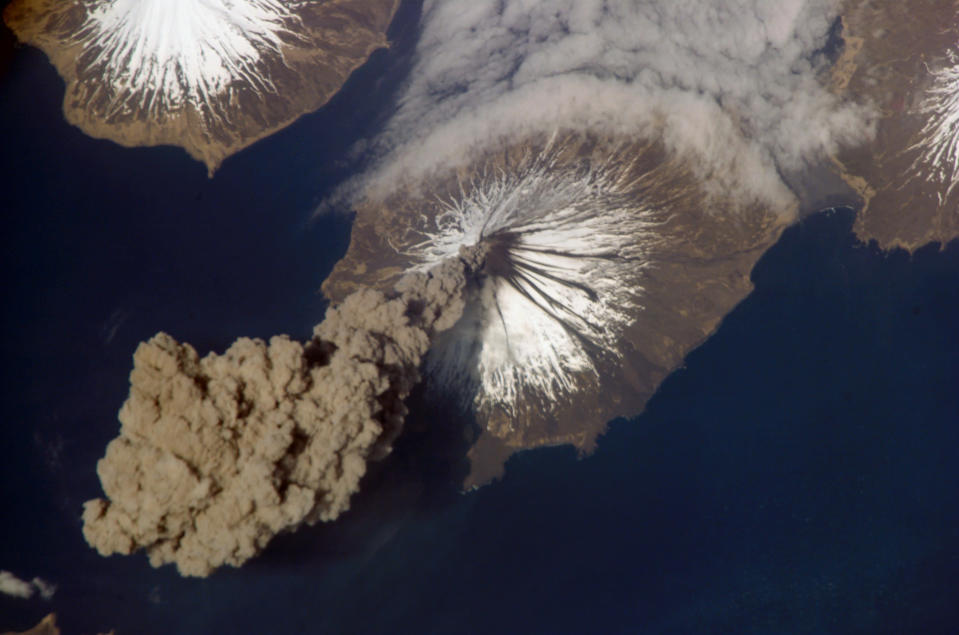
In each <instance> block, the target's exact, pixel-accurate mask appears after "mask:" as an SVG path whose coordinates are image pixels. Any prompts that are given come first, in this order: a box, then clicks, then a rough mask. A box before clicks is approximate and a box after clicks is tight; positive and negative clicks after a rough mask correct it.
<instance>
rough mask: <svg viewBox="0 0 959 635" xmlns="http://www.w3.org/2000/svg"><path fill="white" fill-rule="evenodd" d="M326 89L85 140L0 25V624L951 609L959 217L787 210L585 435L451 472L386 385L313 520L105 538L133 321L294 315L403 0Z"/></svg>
mask: <svg viewBox="0 0 959 635" xmlns="http://www.w3.org/2000/svg"><path fill="white" fill-rule="evenodd" d="M403 11H404V12H405V13H404V14H403V15H402V16H401V17H400V19H399V20H398V21H397V23H396V25H395V26H394V28H393V31H392V32H391V39H392V40H393V41H394V42H395V45H394V47H393V48H392V49H391V50H390V51H389V52H385V51H384V52H380V53H378V54H377V55H376V56H375V57H374V59H373V60H372V63H371V64H369V65H368V66H366V67H364V68H363V69H362V70H361V71H359V72H358V73H357V74H356V75H355V76H354V77H353V78H352V79H351V80H350V82H349V84H348V85H347V86H346V88H345V89H344V91H343V92H341V93H340V94H339V95H338V96H337V97H336V98H335V99H334V100H333V101H332V102H331V103H330V104H329V105H328V106H327V107H326V108H324V109H322V110H321V111H319V112H318V113H315V114H313V115H310V116H307V117H304V118H303V119H302V120H300V121H299V122H298V123H296V124H295V125H293V126H291V127H290V128H288V129H286V130H284V131H282V132H280V133H278V134H276V135H274V136H272V137H270V138H268V139H266V140H264V141H262V142H260V143H258V144H256V145H255V146H253V147H252V148H250V149H248V150H247V151H244V152H242V153H240V154H239V155H237V156H235V157H233V158H231V159H229V160H227V161H226V163H225V164H224V165H223V167H222V169H221V170H220V172H219V173H218V174H217V175H216V177H215V178H214V179H213V180H209V179H207V177H206V170H205V168H204V166H202V165H201V164H200V163H198V162H194V161H192V160H190V159H189V158H188V157H186V155H185V154H184V153H183V152H182V151H180V150H178V149H174V148H148V149H146V148H139V149H124V148H120V147H118V146H116V145H114V144H112V143H111V142H108V141H102V140H95V139H90V138H88V137H86V136H84V135H83V134H82V133H80V132H79V131H78V130H76V129H74V128H72V127H70V126H69V125H67V124H66V123H65V122H64V120H63V117H62V114H61V111H60V100H61V98H62V93H63V84H62V82H61V80H60V79H59V78H58V77H57V75H56V73H55V71H54V69H53V68H52V67H51V66H50V65H49V64H48V63H47V61H46V59H45V58H44V56H43V55H42V54H41V53H39V52H38V51H36V50H34V49H20V50H17V51H15V54H13V55H9V51H2V52H0V73H5V74H4V75H0V139H2V150H0V174H2V176H0V179H2V186H3V187H2V192H3V194H2V201H3V203H2V209H3V232H2V241H3V249H2V252H0V254H2V255H0V257H2V259H3V261H2V264H3V266H2V272H3V273H2V275H3V290H4V301H3V303H2V316H3V317H2V328H3V334H4V336H3V338H2V340H0V346H2V356H3V365H2V382H3V389H2V390H3V392H2V399H0V421H2V423H0V449H2V452H3V455H2V460H0V509H2V510H3V511H2V516H0V517H2V521H3V522H2V527H3V529H2V534H0V569H6V570H9V571H12V572H14V573H15V574H17V575H19V576H20V577H24V578H31V577H33V576H40V577H42V578H44V579H46V580H49V581H51V582H53V583H55V584H57V586H58V589H57V592H56V594H55V596H54V597H53V599H52V600H51V601H45V600H43V599H40V598H34V599H31V600H22V599H15V598H11V597H7V596H0V630H6V629H24V628H26V627H28V626H30V625H32V624H34V623H36V622H37V621H39V619H40V618H41V617H42V616H43V615H45V614H46V613H47V612H50V611H56V612H57V614H58V621H59V623H60V625H61V628H62V630H63V632H64V633H65V634H67V635H73V634H75V633H95V632H102V631H106V630H109V629H116V632H117V633H118V634H119V635H125V634H128V633H137V634H145V635H149V634H152V633H156V634H160V633H164V634H169V633H178V634H190V633H264V632H271V633H304V632H317V633H485V632H505V633H513V632H515V633H596V632H603V633H618V632H623V633H706V632H708V633H882V632H888V633H900V632H914V633H918V632H921V633H954V632H957V631H959V602H957V601H956V599H957V597H959V329H957V328H956V325H957V324H959V242H954V243H952V244H951V245H949V246H947V247H946V248H945V249H940V247H939V246H937V245H934V246H929V247H926V248H923V249H921V250H919V251H917V252H916V253H915V254H912V255H910V254H907V253H905V252H902V251H893V252H888V253H887V252H882V251H880V250H878V249H877V248H876V247H875V246H869V245H863V244H861V243H859V242H857V241H856V240H855V238H854V237H853V235H852V234H851V224H852V219H853V212H852V211H851V210H845V209H839V210H834V211H829V212H824V213H820V214H817V215H815V216H812V217H809V218H808V219H806V220H805V221H804V222H802V223H801V224H799V225H797V226H795V227H793V228H791V229H790V230H788V231H787V232H786V233H785V235H784V236H783V238H782V239H781V240H780V242H779V243H778V244H777V245H776V246H775V247H774V248H772V249H771V250H770V251H769V252H768V253H767V254H766V255H765V256H764V257H763V258H762V259H761V260H760V262H759V263H758V264H757V266H756V268H755V270H754V271H753V280H754V282H755V285H756V290H755V291H754V293H752V294H751V295H750V296H749V297H748V298H747V299H746V300H745V301H744V302H742V303H741V304H740V305H739V306H738V307H737V308H736V309H735V310H734V311H732V312H731V313H730V314H729V315H728V316H727V317H726V318H725V320H724V321H723V323H722V324H721V326H720V327H719V329H718V330H717V332H716V333H715V334H714V335H713V336H712V337H711V338H710V339H709V340H708V341H706V342H705V343H704V344H703V345H702V346H700V347H699V348H698V349H696V350H695V351H693V352H692V353H691V354H690V355H689V357H688V358H687V360H686V363H685V365H684V367H683V368H682V369H680V370H678V371H676V372H675V373H674V374H673V375H672V376H670V377H669V378H668V379H667V381H666V382H665V383H664V384H663V385H662V386H661V387H660V389H659V391H658V392H657V394H656V395H655V396H654V398H653V399H652V401H651V402H650V403H649V405H648V407H647V409H646V410H645V412H643V413H642V414H638V416H636V417H635V418H632V419H629V420H618V421H614V422H612V423H611V425H610V427H609V431H608V432H607V433H606V434H605V435H604V436H603V437H602V438H601V439H600V442H599V447H598V449H597V451H596V452H595V453H594V454H592V455H590V456H586V457H581V456H577V455H576V453H575V452H574V451H573V450H571V449H569V448H553V449H544V450H537V451H531V452H527V453H523V454H520V455H518V456H516V457H514V458H513V459H511V460H510V462H509V464H508V466H507V471H506V476H505V478H504V479H502V480H501V481H499V482H496V483H493V484H492V485H489V486H487V487H484V488H482V489H480V490H478V491H476V492H473V493H469V494H462V493H460V491H459V488H458V483H459V482H460V479H461V478H462V476H463V475H464V460H463V457H464V453H465V450H466V448H467V446H468V441H467V439H466V437H465V436H464V432H465V431H466V428H467V426H466V424H465V423H464V422H462V421H460V420H459V419H458V418H457V417H456V416H455V415H454V414H453V413H450V412H445V411H442V410H441V409H440V407H439V406H437V405H435V404H432V403H430V402H429V401H428V400H426V399H425V398H424V397H423V396H422V394H420V393H417V394H414V396H413V397H412V399H411V402H410V406H411V411H412V412H411V416H410V419H409V421H408V424H407V428H406V431H405V433H404V435H403V437H401V439H400V441H399V443H398V444H397V447H396V450H395V451H394V453H393V454H392V455H391V456H390V457H389V458H388V459H387V460H386V461H384V462H383V463H381V464H379V465H376V466H374V468H373V469H372V471H371V473H370V474H369V475H368V477H367V479H366V480H365V482H364V489H363V491H362V492H361V493H360V495H358V496H357V497H356V499H355V500H354V504H353V509H352V510H351V511H350V512H349V513H348V514H347V515H345V516H344V517H343V518H342V519H340V520H339V521H337V522H336V523H333V524H329V525H323V526H318V527H314V528H308V529H302V530H300V531H299V532H297V533H295V534H290V535H285V536H281V537H279V538H278V539H276V540H275V541H274V543H272V544H271V546H270V547H269V548H268V549H267V551H266V552H265V553H264V554H263V555H262V556H261V557H259V558H257V559H255V560H253V561H251V562H250V563H249V564H248V565H246V566H245V567H243V568H242V569H238V570H233V569H229V570H223V571H220V572H218V573H216V574H215V575H214V576H212V577H211V578H208V579H205V580H194V579H183V578H180V577H179V576H178V575H177V574H176V572H175V571H174V570H173V569H172V568H171V567H165V568H163V569H159V570H156V569H152V568H151V567H150V566H149V565H148V563H147V561H146V558H145V557H144V556H142V555H137V556H133V557H113V558H109V559H105V558H101V557H100V556H99V555H97V554H96V553H95V552H94V551H93V550H91V549H90V548H89V547H88V546H87V545H86V543H85V542H84V540H83V537H82V535H81V532H80V528H81V522H80V513H81V507H82V503H83V501H84V500H87V499H89V498H92V497H96V496H99V495H100V494H101V490H100V486H99V481H98V479H97V477H96V473H95V466H96V461H97V460H98V459H99V458H100V457H101V456H102V454H103V449H104V446H105V445H106V443H107V442H108V441H109V440H110V439H112V438H113V437H114V436H115V435H116V433H117V431H118V428H119V423H118V422H117V420H116V412H117V410H118V408H119V406H120V405H121V403H122V402H123V400H124V398H125V397H126V393H127V388H128V383H127V375H128V373H129V370H130V368H131V355H132V352H133V350H134V348H135V346H136V344H137V343H138V342H139V341H141V340H144V339H147V338H149V337H150V336H152V335H153V334H154V333H155V332H156V331H158V330H165V331H167V332H169V333H171V334H172V335H173V336H174V337H176V338H178V339H180V340H185V341H189V342H191V343H193V344H194V345H195V346H196V347H197V348H198V350H199V351H200V353H201V354H202V353H205V352H207V351H209V350H223V349H224V348H226V347H227V346H228V345H229V343H230V342H231V341H232V340H233V339H235V338H236V337H238V336H243V335H246V336H256V337H264V338H265V337H269V336H270V335H273V334H275V333H288V334H290V335H291V336H293V337H296V338H300V339H305V338H306V337H308V336H309V334H310V332H311V329H312V325H313V324H314V323H316V322H318V321H319V320H320V319H322V315H323V311H324V309H325V306H326V303H325V301H324V299H323V297H322V295H321V294H320V293H319V286H320V284H321V283H322V281H323V279H324V278H325V277H326V275H328V273H329V272H330V270H331V269H332V267H333V264H334V263H335V262H336V261H337V260H338V259H339V258H340V257H341V256H342V255H343V253H344V252H345V250H346V247H347V244H348V241H349V232H350V217H349V216H348V215H346V214H326V215H323V216H320V217H317V218H313V210H314V209H315V208H316V206H317V204H318V203H319V202H320V201H321V200H323V199H324V197H325V196H327V195H328V194H329V193H330V192H331V191H332V188H333V187H335V185H336V184H338V183H340V182H342V180H343V179H344V178H346V177H347V176H349V175H350V174H352V173H353V172H355V171H356V170H358V169H360V168H361V167H362V166H361V165H357V163H356V162H350V161H345V160H344V159H343V157H345V156H347V155H348V150H349V148H350V147H352V146H353V144H354V143H355V142H356V141H357V140H358V139H360V138H361V137H362V136H363V135H365V134H370V132H371V131H375V129H376V127H377V126H378V125H380V124H381V123H382V122H383V120H384V117H385V116H387V115H388V114H389V112H388V111H389V108H388V104H389V103H390V98H391V96H392V95H394V94H395V91H396V89H397V87H398V85H399V82H400V81H401V78H402V76H403V73H402V69H403V67H404V65H405V64H407V63H408V56H409V50H410V49H409V46H410V43H411V39H412V38H411V29H413V25H414V24H415V22H416V9H415V8H413V7H411V6H410V5H406V6H404V9H403Z"/></svg>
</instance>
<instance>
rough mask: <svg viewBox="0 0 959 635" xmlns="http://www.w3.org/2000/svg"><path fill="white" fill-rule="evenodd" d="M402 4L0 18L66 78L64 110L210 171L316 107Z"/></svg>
mask: <svg viewBox="0 0 959 635" xmlns="http://www.w3.org/2000/svg"><path fill="white" fill-rule="evenodd" d="M398 5H399V2H398V0H346V1H338V2H326V1H325V0H306V1H303V2H295V3H294V2H284V1H281V0H68V1H61V0H15V1H14V2H12V3H11V4H10V5H9V6H8V7H7V8H6V10H5V11H4V16H3V17H4V21H5V22H6V23H7V24H8V25H9V26H10V28H11V30H13V32H14V33H15V34H16V35H17V37H18V38H19V39H20V40H21V41H24V42H27V43H29V44H33V45H35V46H37V47H39V48H41V49H42V50H43V51H44V52H45V53H46V54H47V55H48V56H49V57H50V60H51V62H53V64H54V66H56V68H57V70H58V72H59V73H60V75H61V76H62V77H63V79H64V81H65V82H66V84H67V89H66V95H65V97H64V102H63V110H64V115H65V116H66V118H67V120H69V121H70V122H71V123H72V124H74V125H76V126H78V127H80V128H81V129H82V130H83V131H84V132H86V133H87V134H89V135H91V136H93V137H98V138H107V139H111V140H113V141H116V142H117V143H120V144H122V145H126V146H141V145H147V146H151V145H162V144H172V145H178V146H181V147H183V148H184V149H185V150H186V151H187V152H188V153H189V154H190V155H191V156H193V157H194V158H196V159H197V160H199V161H202V162H203V163H205V164H206V166H207V168H208V171H209V173H210V174H211V175H212V174H213V172H214V171H215V170H216V169H217V167H219V165H220V163H222V161H223V160H224V159H225V158H226V157H228V156H230V155H231V154H233V153H235V152H237V151H239V150H241V149H242V148H245V147H246V146H248V145H250V144H251V143H253V142H255V141H256V140H258V139H261V138H263V137H265V136H267V135H269V134H271V133H272V132H275V131H276V130H279V129H280V128H283V127H285V126H287V125H288V124H290V123H292V122H293V121H294V120H295V119H297V118H298V117H299V116H300V115H302V114H304V113H307V112H311V111H313V110H316V109H317V108H319V107H320V106H322V105H323V104H324V103H326V102H327V101H328V100H329V99H330V97H332V96H333V95H334V94H335V93H336V92H337V91H338V90H339V89H340V88H341V87H342V85H343V83H344V82H345V81H346V79H347V78H348V77H349V75H350V73H352V72H353V70H355V69H356V68H357V67H359V66H360V65H361V64H363V63H364V62H365V61H366V60H367V58H368V57H369V56H370V54H371V53H372V52H373V51H374V50H376V49H378V48H382V47H385V46H386V45H387V41H386V37H385V31H386V28H387V27H388V26H389V24H390V21H391V20H392V18H393V15H394V13H395V12H396V9H397V6H398Z"/></svg>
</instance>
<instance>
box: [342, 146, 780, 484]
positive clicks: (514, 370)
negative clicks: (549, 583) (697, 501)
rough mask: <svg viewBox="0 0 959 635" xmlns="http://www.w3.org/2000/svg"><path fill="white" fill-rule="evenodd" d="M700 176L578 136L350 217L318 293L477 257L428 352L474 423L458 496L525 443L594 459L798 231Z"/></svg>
mask: <svg viewBox="0 0 959 635" xmlns="http://www.w3.org/2000/svg"><path fill="white" fill-rule="evenodd" d="M715 185H716V183H710V182H704V181H703V180H701V179H700V178H699V177H698V176H697V175H696V173H695V170H694V169H693V166H692V165H691V164H690V163H689V162H688V161H687V160H684V159H683V158H680V157H677V156H675V155H674V154H671V153H670V152H668V151H667V150H666V148H665V147H664V145H663V143H662V142H661V141H660V140H658V139H655V138H652V139H642V138H627V139H618V138H615V137H610V136H603V135H599V134H590V133H584V132H581V131H573V130H570V131H566V132H564V133H563V134H561V135H557V136H555V137H549V136H546V135H543V136H536V137H532V138H529V139H526V140H524V141H517V142H515V143H512V144H510V145H506V146H497V145H495V144H494V145H493V147H491V148H489V149H488V151H486V152H485V153H483V154H481V155H480V156H479V157H478V158H477V159H475V160H474V161H473V162H472V163H470V164H469V165H467V166H466V167H464V168H451V169H449V170H448V171H447V172H446V173H442V174H437V175H431V176H430V178H429V179H428V181H426V182H415V183H409V184H408V185H407V186H406V187H405V188H404V189H401V190H397V191H394V192H392V193H390V194H389V195H388V196H386V197H384V198H382V199H368V200H366V201H365V202H364V203H363V204H361V205H360V206H359V207H358V209H357V213H356V218H355V220H354V225H353V234H352V239H351V243H350V247H349V250H348V252H347V254H346V256H345V257H344V258H343V259H342V260H341V261H340V262H339V263H338V264H337V265H336V267H335V268H334V270H333V272H332V274H331V275H330V276H329V278H327V280H326V282H325V283H324V285H323V291H324V293H325V294H326V295H327V296H329V297H330V298H331V299H332V300H333V301H340V300H342V299H343V298H345V297H347V296H348V295H349V294H350V293H355V292H356V291H357V289H360V288H365V287H373V288H378V289H387V288H389V287H390V286H391V285H393V284H394V283H395V281H396V280H397V279H398V278H399V276H401V275H402V274H403V272H405V271H407V270H409V269H416V268H418V267H424V266H428V265H429V264H430V263H431V262H435V261H436V260H439V259H441V258H442V257H444V255H445V254H446V252H447V251H452V250H453V249H458V248H459V247H460V245H463V246H470V245H472V244H478V245H485V247H486V249H487V250H488V253H489V256H488V257H487V259H486V264H485V268H484V269H483V271H482V272H481V274H482V275H481V276H480V278H479V279H478V280H477V282H476V287H475V289H474V290H473V293H472V294H471V295H470V296H469V299H468V301H467V308H466V309H465V311H464V317H463V318H462V320H461V322H460V323H459V324H458V325H457V326H456V327H454V328H453V329H451V330H450V331H447V332H446V333H444V334H442V335H440V337H439V338H438V340H437V341H436V342H434V345H433V348H432V350H431V352H430V354H429V356H428V358H427V361H426V366H425V376H426V382H427V384H428V386H429V387H430V389H431V390H434V391H436V393H437V394H439V395H449V394H456V395H459V396H460V400H459V401H460V406H461V407H462V408H463V410H464V411H465V412H466V413H468V414H469V415H471V416H473V417H475V421H476V425H477V427H478V429H479V434H478V438H477V439H476V441H475V444H474V445H473V447H472V449H471V450H470V452H469V459H470V465H471V470H470V474H469V476H468V477H467V480H466V482H465V483H464V486H465V487H466V488H473V487H478V486H481V485H483V484H485V483H487V482H489V481H490V480H492V479H494V478H496V477H498V476H500V475H501V474H502V472H503V466H504V463H505V461H506V459H507V458H508V457H509V456H510V455H511V454H512V453H514V452H516V451H519V450H524V449H529V448H535V447H541V446H548V445H560V444H571V445H573V446H575V447H577V448H578V449H579V450H581V451H583V452H589V451H591V450H592V449H593V447H594V446H595V444H596V439H597V437H598V436H599V435H600V434H601V433H602V432H603V431H604V430H605V428H606V424H607V422H608V421H609V420H611V419H613V418H615V417H619V416H632V415H635V414H636V413H638V412H640V411H641V410H642V408H643V406H644V405H645V403H646V402H647V400H648V399H649V398H650V397H651V396H652V395H653V393H654V392H655V391H656V389H657V387H658V386H659V384H660V383H661V382H662V380H663V379H664V378H665V377H666V376H667V375H669V374H670V373H671V372H672V371H673V370H675V369H676V368H677V367H679V366H680V365H681V364H682V361H683V359H684V358H685V357H686V355H687V354H688V353H689V352H690V351H691V350H692V349H693V348H695V347H696V346H697V345H699V344H700V343H702V342H703V341H704V340H705V339H706V338H707V337H708V336H709V335H710V334H711V333H712V332H713V331H714V330H715V329H716V328H717V326H718V325H719V323H720V321H721V320H722V318H723V317H724V316H725V315H726V314H727V313H729V311H730V310H731V309H732V308H733V307H734V306H735V305H736V304H737V303H739V302H740V301H741V300H742V299H743V298H745V297H746V295H748V294H749V292H750V291H751V290H752V288H753V287H752V283H751V281H750V277H749V276H750V272H751V270H752V268H753V265H754V264H755V263H756V261H757V260H758V259H759V257H760V256H761V255H762V254H763V253H764V252H765V251H766V250H767V249H768V248H769V247H770V246H771V245H772V244H773V243H775V242H776V240H777V239H778V238H779V236H780V234H781V232H782V230H783V229H784V228H785V227H786V226H787V225H788V224H789V223H791V222H792V221H793V220H794V219H795V213H796V209H795V207H794V206H792V205H788V206H785V207H783V208H780V209H775V208H770V207H767V206H764V205H759V204H744V203H743V202H742V201H740V200H738V199H737V198H736V197H735V196H734V195H733V194H724V193H722V191H721V190H720V189H719V188H717V187H715Z"/></svg>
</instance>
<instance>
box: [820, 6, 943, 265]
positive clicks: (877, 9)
mask: <svg viewBox="0 0 959 635" xmlns="http://www.w3.org/2000/svg"><path fill="white" fill-rule="evenodd" d="M843 27H844V28H843V39H844V41H845V48H844V51H843V54H842V56H841V57H840V59H839V62H838V63H837V64H836V66H835V68H834V72H833V84H834V90H836V91H837V92H839V93H840V94H843V95H847V96H851V97H853V98H856V99H868V100H871V101H872V102H874V103H875V104H876V105H877V106H878V108H879V110H880V113H881V119H880V121H879V130H878V134H877V135H876V138H875V140H874V141H873V142H872V143H867V144H865V145H862V146H860V147H850V148H847V149H846V150H845V151H843V152H841V153H840V154H839V155H838V157H837V165H838V166H839V168H840V171H841V172H842V174H843V176H844V178H845V179H846V181H847V182H848V183H849V184H850V185H852V186H853V187H855V188H856V189H857V190H858V191H859V193H860V195H861V196H862V198H863V201H864V208H863V210H862V211H861V213H860V214H859V216H858V217H857V220H856V232H857V233H858V234H859V235H860V236H861V237H863V238H865V239H876V240H878V241H879V243H880V244H882V245H883V246H901V247H905V248H907V249H915V248H917V247H920V246H922V245H924V244H926V243H928V242H932V241H938V242H941V243H946V242H948V241H950V240H952V239H955V238H959V2H957V1H955V0H945V1H944V0H915V1H910V2H908V3H906V2H881V3H875V2H865V1H863V0H848V1H847V2H846V3H845V6H844V10H843Z"/></svg>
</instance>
